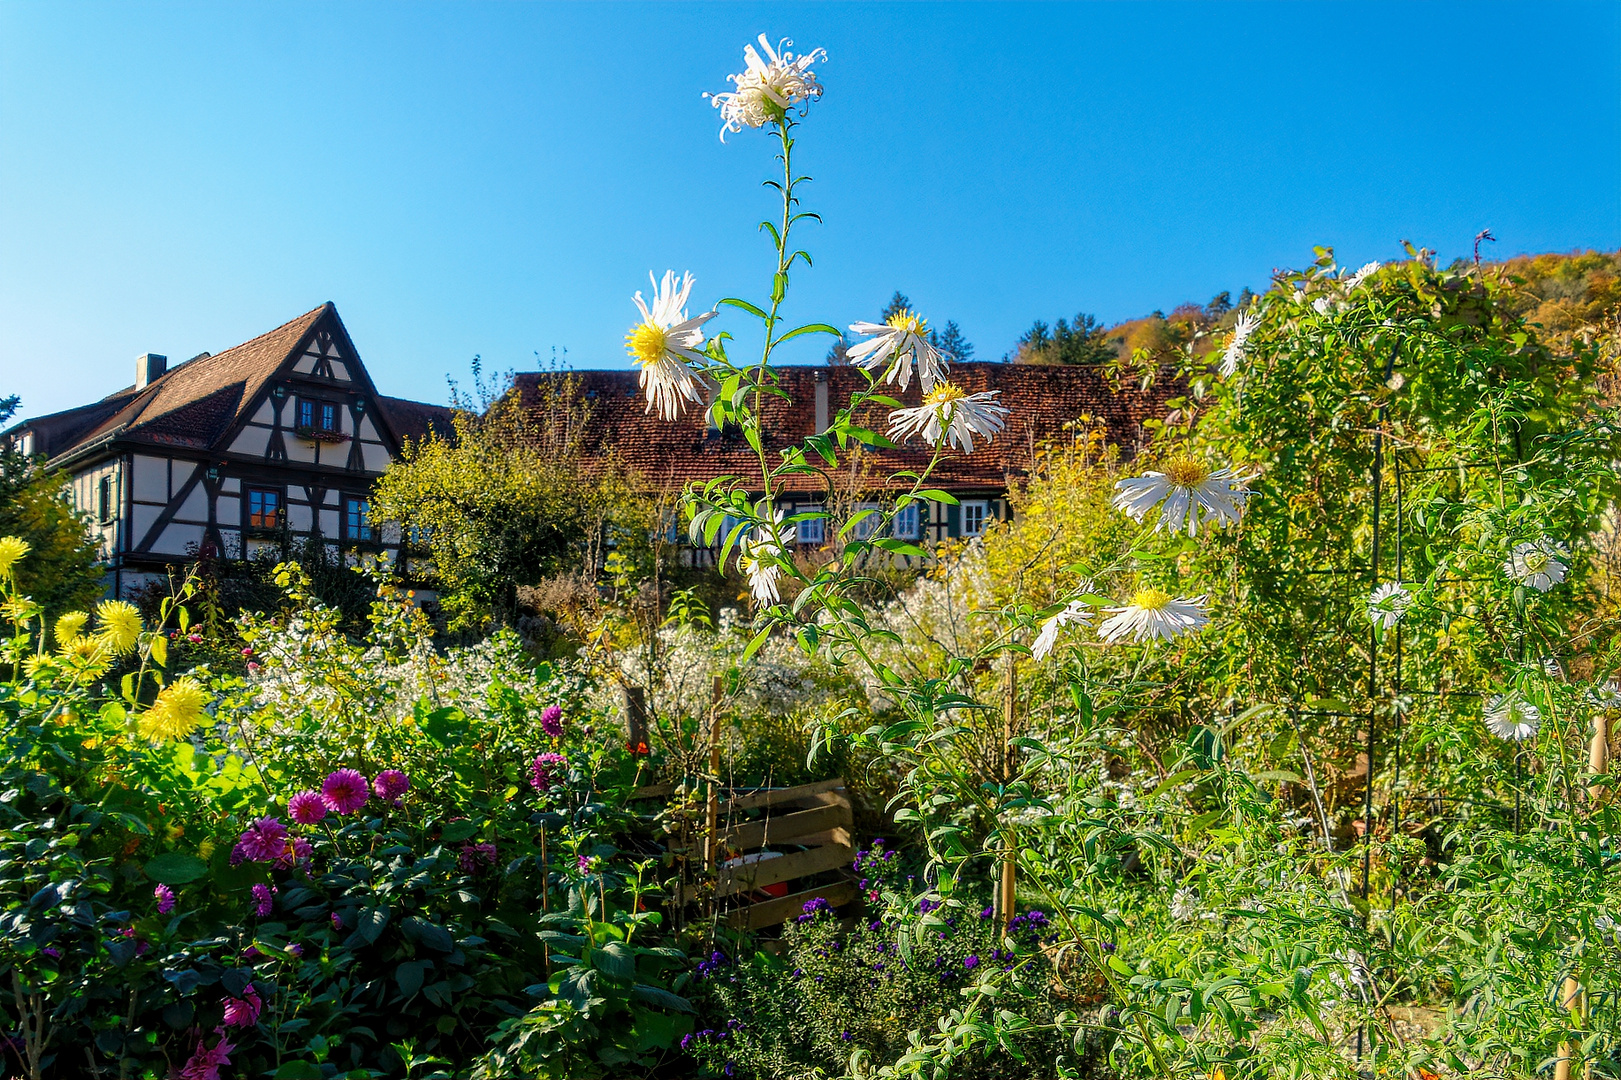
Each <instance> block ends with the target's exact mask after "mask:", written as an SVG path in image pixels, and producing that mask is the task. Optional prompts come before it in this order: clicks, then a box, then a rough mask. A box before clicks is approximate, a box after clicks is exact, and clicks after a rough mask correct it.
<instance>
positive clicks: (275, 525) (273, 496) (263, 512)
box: [248, 488, 281, 529]
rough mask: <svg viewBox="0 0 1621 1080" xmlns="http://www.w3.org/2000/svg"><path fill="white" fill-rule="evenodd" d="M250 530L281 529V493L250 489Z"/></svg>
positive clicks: (266, 489)
mask: <svg viewBox="0 0 1621 1080" xmlns="http://www.w3.org/2000/svg"><path fill="white" fill-rule="evenodd" d="M248 528H250V529H279V528H281V492H279V491H275V490H273V489H271V488H249V489H248Z"/></svg>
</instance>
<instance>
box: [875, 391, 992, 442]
mask: <svg viewBox="0 0 1621 1080" xmlns="http://www.w3.org/2000/svg"><path fill="white" fill-rule="evenodd" d="M1000 392H1001V391H999V390H982V391H980V392H979V393H977V394H965V393H963V392H962V391H961V390H959V389H958V388H957V387H955V386H953V385H951V384H950V383H948V382H938V383H935V385H934V389H932V390H930V391H929V392H928V393H926V394H924V395H923V404H921V405H919V406H918V407H917V408H915V409H896V410H895V411H894V412H892V413H890V414H889V437H890V438H892V439H894V440H896V441H897V442H904V441H906V440H907V439H909V438H911V437H912V436H914V435H921V436H922V437H923V441H924V442H926V443H928V444H929V445H930V446H939V445H940V442H941V440H942V439H944V440H945V441H946V442H947V443H950V444H951V445H952V446H955V447H957V449H959V450H961V451H962V452H963V453H965V454H972V453H973V452H974V436H975V435H981V436H983V437H984V438H985V441H986V442H990V441H992V440H993V439H994V438H995V436H996V433H997V432H998V431H1001V430H1002V426H1003V425H1004V424H1005V423H1006V422H1007V414H1008V411H1007V409H1005V408H1003V407H1002V406H1000V405H998V404H997V403H996V397H997V395H998V394H999V393H1000Z"/></svg>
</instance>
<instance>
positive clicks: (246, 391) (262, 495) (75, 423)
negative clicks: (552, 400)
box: [6, 303, 450, 596]
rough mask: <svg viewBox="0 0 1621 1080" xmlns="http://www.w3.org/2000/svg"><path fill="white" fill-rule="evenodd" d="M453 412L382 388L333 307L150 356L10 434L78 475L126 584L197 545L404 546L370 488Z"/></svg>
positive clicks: (194, 553)
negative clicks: (219, 342)
mask: <svg viewBox="0 0 1621 1080" xmlns="http://www.w3.org/2000/svg"><path fill="white" fill-rule="evenodd" d="M449 415H450V414H449V410H447V409H445V408H443V407H442V406H437V405H428V404H424V403H421V402H416V401H406V400H403V399H400V398H389V397H384V396H382V395H381V394H379V393H378V392H377V388H376V387H375V386H374V385H373V383H372V380H371V376H370V374H368V373H367V371H366V368H365V365H364V364H362V363H361V360H360V354H359V353H358V352H357V351H356V349H355V346H354V342H352V341H351V340H350V339H349V334H348V331H346V330H345V329H344V326H343V320H342V319H340V318H339V317H338V312H337V309H336V308H334V307H333V306H332V304H331V303H326V304H323V305H321V306H320V307H318V308H316V309H315V310H313V311H310V312H306V313H305V314H303V315H300V316H299V317H298V318H296V319H293V320H292V321H291V322H288V323H285V324H283V325H282V326H278V327H277V328H276V329H274V330H271V331H270V332H269V333H266V334H261V335H260V336H259V337H256V338H254V339H253V340H252V341H247V342H244V343H243V344H241V345H238V346H236V347H235V348H232V349H227V350H226V351H224V352H221V353H217V354H213V355H210V354H208V353H204V354H202V355H200V356H196V357H193V358H192V359H190V360H187V361H186V362H185V363H183V364H178V365H176V366H174V367H169V366H168V362H167V358H166V357H164V356H161V355H158V354H155V353H147V354H145V355H143V356H140V357H139V358H137V360H136V362H135V382H134V384H133V385H131V386H128V387H125V388H124V389H122V390H119V391H117V392H115V393H112V394H109V395H108V396H106V397H104V398H102V399H101V400H99V401H96V402H92V403H91V404H89V405H82V406H80V407H78V408H75V409H68V410H66V411H64V412H59V413H54V414H51V415H49V416H42V417H38V418H36V419H33V420H28V421H26V422H24V423H22V424H19V425H17V426H16V427H14V428H12V429H11V430H10V431H8V432H7V433H6V435H7V436H8V437H10V438H12V439H14V440H15V441H16V444H17V445H18V446H19V448H20V449H22V450H23V452H25V453H28V454H31V455H41V456H43V457H44V458H45V460H46V467H47V468H51V469H54V470H59V471H60V472H61V473H62V474H63V475H64V476H65V477H66V478H67V479H68V486H69V491H70V494H71V499H72V502H73V504H74V505H75V506H76V507H77V508H78V509H79V510H80V511H81V512H82V513H84V514H86V515H87V516H88V519H89V522H90V527H91V529H92V531H93V533H94V534H95V536H96V537H97V538H98V540H99V541H100V544H101V554H102V558H103V560H104V562H105V565H106V568H107V585H108V591H109V593H110V594H112V595H119V596H121V595H125V594H127V593H128V592H130V591H131V590H133V589H138V588H140V587H142V586H143V585H145V584H147V583H149V582H152V581H154V580H158V579H166V578H167V575H168V572H169V570H170V569H171V568H172V567H174V566H176V565H179V564H183V563H185V562H188V561H190V560H194V559H196V558H197V557H198V556H199V555H200V554H213V555H216V556H219V557H223V558H241V557H245V556H252V555H254V554H255V553H256V552H258V551H261V550H285V549H286V547H287V546H288V544H289V541H296V542H302V543H308V542H315V543H320V544H325V545H328V546H329V547H330V548H331V549H332V550H334V551H380V552H384V553H385V554H394V553H397V549H398V545H399V537H398V536H397V535H395V534H394V533H393V532H392V530H390V529H386V528H379V527H378V526H375V525H374V524H373V523H372V520H371V507H370V498H371V489H372V484H373V482H374V481H375V480H376V479H377V478H378V477H379V476H380V475H381V474H382V472H383V470H385V469H386V468H387V467H388V465H389V462H390V461H391V460H393V459H394V457H396V456H397V455H398V453H399V451H400V446H401V442H402V440H404V439H405V438H407V437H421V436H423V435H425V434H426V433H427V432H428V431H430V430H432V429H436V428H437V429H440V430H448V428H449Z"/></svg>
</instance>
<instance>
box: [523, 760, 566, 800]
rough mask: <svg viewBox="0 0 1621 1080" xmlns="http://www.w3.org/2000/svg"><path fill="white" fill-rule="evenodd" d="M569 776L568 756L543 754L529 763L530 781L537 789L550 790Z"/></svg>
mask: <svg viewBox="0 0 1621 1080" xmlns="http://www.w3.org/2000/svg"><path fill="white" fill-rule="evenodd" d="M567 778H568V758H566V757H564V756H563V755H562V754H550V753H547V754H541V755H539V756H538V757H536V758H535V760H534V761H532V762H530V763H529V783H530V784H531V785H533V786H534V789H535V790H536V791H542V792H544V791H550V790H551V789H552V788H554V787H556V786H557V785H559V784H561V783H562V782H563V781H564V780H566V779H567Z"/></svg>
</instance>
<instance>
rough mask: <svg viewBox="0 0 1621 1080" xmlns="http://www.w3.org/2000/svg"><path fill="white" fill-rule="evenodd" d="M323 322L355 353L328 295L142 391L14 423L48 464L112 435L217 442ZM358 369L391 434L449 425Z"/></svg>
mask: <svg viewBox="0 0 1621 1080" xmlns="http://www.w3.org/2000/svg"><path fill="white" fill-rule="evenodd" d="M322 325H325V326H326V327H327V329H329V330H330V331H331V332H332V333H333V334H334V336H336V337H339V338H341V340H342V341H343V342H344V343H345V344H346V345H347V346H348V347H349V348H350V350H351V359H352V360H358V357H354V356H353V352H352V349H353V346H352V343H350V342H349V339H348V334H347V332H346V331H345V330H344V327H343V320H341V319H340V318H339V317H338V313H337V309H336V308H335V307H334V306H333V305H332V303H331V302H330V301H329V302H327V303H325V304H322V305H321V306H320V307H317V308H314V309H312V310H310V311H307V312H305V313H304V314H302V315H300V316H299V317H298V318H296V319H292V320H290V321H288V322H285V323H283V324H282V325H280V326H278V327H276V328H275V329H274V330H271V331H269V332H268V333H264V334H260V335H259V336H258V337H256V338H254V339H252V340H251V341H245V342H243V343H242V344H240V345H237V346H235V347H234V348H230V349H227V350H225V351H224V352H221V353H216V354H214V355H212V356H210V355H207V354H204V355H202V356H199V357H197V358H196V359H193V360H188V361H186V362H185V363H183V364H178V365H176V366H175V367H173V368H171V369H169V370H168V371H166V372H164V373H163V374H162V375H160V376H159V377H158V378H156V379H154V380H153V381H152V382H151V383H150V384H149V385H148V386H146V387H144V388H142V389H140V390H137V389H136V388H135V387H133V386H129V387H125V388H124V389H122V390H119V391H117V392H116V393H113V394H109V395H108V396H107V397H105V398H103V399H102V400H101V401H98V402H96V403H94V404H91V405H85V406H81V407H79V408H77V409H68V410H66V411H65V412H60V413H54V414H51V415H49V416H42V417H38V418H36V419H34V420H29V421H26V422H24V423H23V424H21V425H19V427H23V428H27V429H29V430H31V431H33V432H34V445H35V451H36V452H38V453H44V454H46V455H47V456H48V458H50V459H51V461H52V463H53V464H54V463H57V462H59V461H61V460H63V459H65V458H68V457H70V456H77V455H79V454H82V453H84V452H86V451H89V450H93V449H95V448H96V447H98V446H103V445H107V444H110V443H113V442H117V443H120V444H128V443H137V444H139V443H147V444H151V445H154V446H161V447H190V448H193V449H199V450H214V449H219V448H220V447H222V446H223V445H224V443H225V440H226V438H227V436H228V435H229V434H230V432H232V431H233V430H234V429H235V428H236V427H237V426H238V425H239V424H241V423H242V422H243V421H245V420H246V419H247V416H248V413H249V412H250V411H251V410H252V409H253V408H254V407H255V405H256V404H257V402H258V400H259V398H260V395H261V394H262V393H263V391H264V389H265V385H266V384H267V383H268V382H270V380H272V379H273V378H275V377H276V375H277V374H278V372H281V371H283V369H284V368H285V367H286V366H288V364H289V361H290V359H291V358H292V357H293V356H294V355H295V353H297V352H298V351H299V349H300V347H301V345H302V344H303V343H304V342H305V341H306V340H307V339H308V338H309V336H310V335H311V333H312V332H314V331H315V330H316V329H317V328H318V327H320V326H322ZM364 370H365V369H364V367H363V366H362V367H361V368H360V374H359V376H358V378H357V385H358V386H363V387H365V390H366V391H367V392H369V393H371V394H373V395H374V396H376V397H377V399H378V401H379V402H380V403H381V404H382V406H383V408H382V410H381V411H382V413H383V415H382V418H381V419H382V423H383V425H384V426H385V427H386V428H388V429H389V430H391V431H393V432H394V433H395V434H396V435H403V434H416V433H420V432H422V431H426V430H427V428H428V427H429V426H430V425H431V424H433V423H444V424H446V425H447V426H448V417H449V410H446V409H442V408H441V407H439V406H436V405H426V404H421V403H418V402H405V401H402V400H401V399H398V398H383V397H381V395H375V388H374V387H371V386H370V385H369V380H368V379H366V378H365V376H364ZM441 414H442V416H443V420H440V419H439V418H440V416H441Z"/></svg>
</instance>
